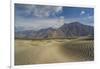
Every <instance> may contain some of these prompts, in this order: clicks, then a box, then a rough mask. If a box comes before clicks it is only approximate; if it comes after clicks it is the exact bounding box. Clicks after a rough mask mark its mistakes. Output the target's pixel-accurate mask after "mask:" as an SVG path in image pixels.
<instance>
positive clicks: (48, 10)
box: [24, 5, 62, 18]
mask: <svg viewBox="0 0 100 69" xmlns="http://www.w3.org/2000/svg"><path fill="white" fill-rule="evenodd" d="M24 7H25V8H26V10H25V11H24V12H26V14H32V15H33V16H35V17H39V18H41V17H49V16H56V14H60V13H61V12H62V7H59V6H47V5H46V6H45V5H25V6H24Z"/></svg>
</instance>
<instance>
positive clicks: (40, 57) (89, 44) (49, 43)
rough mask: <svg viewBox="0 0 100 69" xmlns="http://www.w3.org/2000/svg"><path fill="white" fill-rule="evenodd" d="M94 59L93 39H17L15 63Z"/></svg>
mask: <svg viewBox="0 0 100 69" xmlns="http://www.w3.org/2000/svg"><path fill="white" fill-rule="evenodd" d="M92 60H94V44H93V40H81V39H77V40H75V39H72V40H68V39H52V40H51V39H50V40H18V39H16V40H15V65H26V64H27V65H28V64H46V63H61V62H76V61H92Z"/></svg>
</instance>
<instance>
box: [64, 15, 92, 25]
mask: <svg viewBox="0 0 100 69" xmlns="http://www.w3.org/2000/svg"><path fill="white" fill-rule="evenodd" d="M75 21H78V22H80V23H82V24H85V25H91V26H93V25H94V16H87V17H80V18H79V17H77V18H67V19H64V22H65V23H71V22H75Z"/></svg>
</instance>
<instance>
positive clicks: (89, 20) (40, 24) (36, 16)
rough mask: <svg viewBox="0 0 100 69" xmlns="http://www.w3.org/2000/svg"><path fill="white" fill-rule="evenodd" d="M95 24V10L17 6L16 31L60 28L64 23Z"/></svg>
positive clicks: (28, 5) (30, 5) (29, 5)
mask: <svg viewBox="0 0 100 69" xmlns="http://www.w3.org/2000/svg"><path fill="white" fill-rule="evenodd" d="M75 21H77V22H80V23H82V24H86V25H91V26H93V24H94V9H93V8H84V7H67V6H50V5H32V4H15V28H16V30H40V29H45V28H49V27H52V28H59V27H61V26H62V25H63V24H64V23H71V22H75Z"/></svg>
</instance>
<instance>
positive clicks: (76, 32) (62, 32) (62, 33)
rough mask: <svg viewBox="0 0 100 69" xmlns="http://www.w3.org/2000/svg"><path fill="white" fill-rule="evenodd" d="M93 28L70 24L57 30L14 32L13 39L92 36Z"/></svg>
mask: <svg viewBox="0 0 100 69" xmlns="http://www.w3.org/2000/svg"><path fill="white" fill-rule="evenodd" d="M93 35H94V27H93V26H89V25H84V24H81V23H80V22H72V23H69V24H66V23H65V24H64V25H62V26H61V27H59V28H58V29H54V28H52V27H49V28H46V29H40V30H38V31H34V30H24V31H16V28H15V38H28V39H43V38H67V37H80V36H93Z"/></svg>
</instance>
